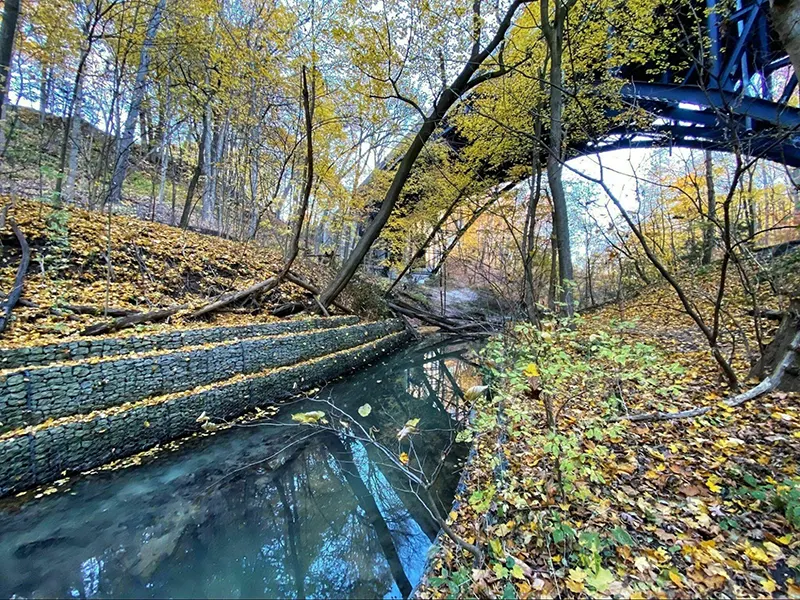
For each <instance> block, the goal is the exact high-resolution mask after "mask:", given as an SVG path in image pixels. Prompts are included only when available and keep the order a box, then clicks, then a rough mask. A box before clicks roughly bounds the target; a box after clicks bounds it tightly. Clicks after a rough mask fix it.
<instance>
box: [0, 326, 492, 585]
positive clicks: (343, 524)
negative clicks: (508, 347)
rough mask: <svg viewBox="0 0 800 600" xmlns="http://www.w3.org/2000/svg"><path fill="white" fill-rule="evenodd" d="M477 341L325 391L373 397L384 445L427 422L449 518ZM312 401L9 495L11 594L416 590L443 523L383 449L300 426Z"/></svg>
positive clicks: (5, 507)
mask: <svg viewBox="0 0 800 600" xmlns="http://www.w3.org/2000/svg"><path fill="white" fill-rule="evenodd" d="M467 348H468V347H467V346H466V345H464V344H454V343H452V342H446V343H439V344H434V345H430V344H428V345H426V346H425V347H419V346H418V347H413V348H410V349H408V350H406V351H404V352H401V353H399V354H396V355H394V356H392V357H389V358H387V359H385V360H384V362H383V363H381V364H378V365H376V366H374V367H372V368H370V369H367V370H364V371H362V372H360V373H357V374H356V375H354V376H352V377H350V378H349V379H347V380H344V381H342V382H339V383H336V384H334V385H332V386H331V387H330V388H329V389H326V390H325V391H324V392H325V394H326V395H327V394H329V396H330V398H331V399H332V401H333V402H334V403H335V404H336V405H337V406H341V407H345V409H346V410H347V411H348V412H352V413H354V412H355V410H356V409H357V407H358V406H359V405H361V404H363V403H364V402H366V401H369V402H370V403H371V404H372V406H373V407H374V413H375V415H374V422H375V423H377V424H378V429H379V432H378V439H379V441H381V443H383V441H384V440H385V441H386V442H387V443H389V442H390V441H391V440H392V439H393V438H395V436H396V433H397V431H398V429H399V428H401V427H402V426H403V424H404V423H405V422H406V421H407V420H408V419H409V418H417V417H419V418H420V419H421V422H420V432H419V433H418V434H417V436H416V442H415V443H416V447H417V448H418V449H423V451H422V452H421V453H420V460H421V462H422V464H423V465H424V468H425V470H426V472H431V473H433V472H435V471H436V470H437V469H440V470H441V475H440V476H439V477H438V478H437V480H436V483H435V485H434V488H433V490H432V492H433V494H432V495H433V497H434V498H437V499H438V501H439V502H440V503H441V507H442V508H443V509H444V511H445V514H446V512H447V510H448V507H449V504H450V502H452V497H453V493H454V489H455V486H456V482H457V478H458V468H457V467H458V462H459V461H460V460H461V459H462V458H463V457H464V455H465V453H466V448H464V447H462V446H461V445H458V444H455V445H454V439H455V419H462V418H464V416H465V415H466V410H465V407H464V405H463V395H462V394H461V392H460V389H459V388H461V389H466V388H468V387H470V386H472V385H475V384H476V383H478V382H479V381H478V377H479V376H478V373H477V371H476V369H475V368H474V367H473V366H471V365H469V364H467V363H466V362H464V361H462V360H461V359H460V356H461V354H462V353H463V352H464V351H465V350H467ZM311 404H313V403H311ZM314 408H316V407H312V408H308V406H304V405H303V404H295V405H292V406H291V407H288V408H287V409H285V410H284V411H282V412H283V413H285V414H282V415H280V416H279V418H278V419H277V422H274V423H271V424H269V425H264V426H258V427H246V428H234V429H231V430H228V431H225V432H222V433H219V434H217V435H215V436H210V437H205V438H200V439H197V440H192V441H189V442H187V443H186V444H185V445H184V446H183V447H181V448H180V449H179V450H177V451H175V452H172V453H169V454H165V455H162V456H161V457H159V458H157V459H155V460H153V461H151V462H149V463H147V464H144V465H141V466H139V467H135V468H130V469H125V470H120V471H115V472H111V471H110V472H101V473H98V474H94V475H91V476H85V477H82V478H78V479H76V480H74V481H73V482H71V486H70V487H71V492H70V493H65V492H61V493H58V494H54V495H52V496H46V497H44V498H41V499H39V500H32V501H27V502H24V503H22V504H20V500H18V499H13V498H12V499H7V500H5V501H3V503H2V505H0V532H2V533H0V562H1V563H2V565H3V568H2V569H0V594H2V595H5V596H14V595H17V596H73V597H119V596H125V597H130V596H137V597H165V596H171V597H298V598H302V597H309V598H310V597H343V596H347V597H354V598H375V597H407V596H408V594H409V593H410V592H411V590H412V587H413V586H414V585H415V584H416V583H417V581H418V580H419V578H420V576H421V574H422V569H423V567H424V562H425V557H426V554H427V551H428V549H429V547H430V544H431V541H432V540H433V539H434V538H435V536H436V534H437V530H438V527H437V526H436V524H435V522H434V521H433V519H432V518H431V516H430V513H429V511H428V510H427V509H426V508H425V507H424V506H423V505H422V504H420V502H419V500H418V499H417V498H416V496H415V495H414V494H413V493H411V491H410V488H409V482H408V480H407V479H406V478H405V476H404V475H403V474H402V473H400V472H399V471H397V470H396V469H393V468H390V467H388V466H387V464H386V462H387V461H385V460H381V455H380V453H379V452H377V451H376V448H374V447H372V446H370V445H369V444H362V443H360V442H357V441H353V440H348V439H340V438H339V437H337V436H335V435H332V434H330V433H322V434H319V435H310V432H311V430H310V429H308V428H307V427H304V426H297V425H295V424H293V423H292V421H291V419H290V416H291V414H292V413H295V412H301V411H303V410H313V409H314ZM394 443H395V444H396V438H395V442H394ZM284 449H285V450H284ZM448 449H451V450H450V451H449V452H447V450H448ZM418 452H419V450H418ZM443 453H445V454H446V457H445V458H444V464H443V465H442V464H441V463H442V460H443V459H442V455H443Z"/></svg>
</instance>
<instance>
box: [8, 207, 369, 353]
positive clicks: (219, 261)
mask: <svg viewBox="0 0 800 600" xmlns="http://www.w3.org/2000/svg"><path fill="white" fill-rule="evenodd" d="M4 204H9V208H8V215H7V217H8V218H7V221H8V220H10V219H11V218H13V219H15V220H16V222H17V223H18V224H19V226H20V229H21V230H22V232H23V233H24V234H25V236H26V238H27V240H28V243H29V245H30V247H31V251H32V255H31V263H30V267H29V269H28V273H27V276H26V279H25V286H24V290H23V294H22V298H23V300H24V301H26V303H33V304H36V305H38V308H33V307H30V306H28V307H26V306H17V307H16V309H15V310H14V312H13V316H12V322H11V323H10V325H9V327H8V329H7V330H6V332H5V333H4V335H3V337H2V339H0V345H3V346H14V345H23V344H30V343H42V342H48V341H55V340H63V339H64V338H69V337H73V336H77V335H78V333H79V332H80V331H81V330H83V329H84V328H85V327H86V326H88V325H90V324H93V323H96V322H98V320H102V319H101V318H98V317H97V316H92V315H85V314H74V313H73V312H70V311H69V310H64V309H63V305H65V304H76V305H90V306H95V307H100V308H103V307H104V306H109V307H113V308H122V309H132V310H137V311H148V310H154V309H155V308H158V307H166V306H173V305H176V304H178V305H183V304H186V305H189V306H190V307H196V306H200V305H202V304H205V303H206V302H208V301H209V300H213V299H215V298H217V297H218V296H219V295H221V294H223V293H226V292H230V291H235V290H239V289H242V288H245V287H247V286H249V285H251V284H253V283H256V282H258V281H261V280H263V279H266V278H267V277H269V276H270V275H271V274H272V273H273V272H274V271H275V270H276V269H277V268H279V267H280V264H281V251H280V249H276V248H264V247H260V246H255V245H252V244H242V243H239V242H234V241H230V240H225V239H222V238H218V237H214V236H207V235H201V234H197V233H193V232H191V231H185V230H182V229H179V228H176V227H170V226H167V225H161V224H158V223H152V222H147V221H142V220H139V219H136V218H134V217H124V216H113V217H111V218H110V219H109V218H108V216H107V215H101V214H99V213H96V212H90V211H86V210H82V209H78V208H61V209H55V208H53V207H52V206H50V205H48V204H45V203H41V202H34V201H27V200H17V201H15V202H14V203H13V204H11V203H10V201H8V200H7V199H6V202H4ZM0 236H1V237H0V241H2V244H3V246H2V256H1V257H0V290H2V292H3V293H4V294H5V293H7V292H8V291H9V290H10V289H11V287H12V284H13V281H14V276H15V274H16V270H17V267H18V265H19V261H20V256H21V251H20V247H19V244H18V243H17V241H16V238H15V237H14V235H13V233H12V231H11V228H10V226H9V224H8V223H6V224H5V226H4V227H3V229H2V231H1V232H0ZM109 250H110V253H108V251H109ZM109 255H110V260H107V257H108V256H109ZM295 265H296V266H295V268H294V271H295V272H296V273H298V274H301V275H303V276H305V278H306V279H307V280H308V281H311V282H315V281H317V282H318V281H320V280H321V278H322V277H323V275H324V268H323V267H322V266H321V265H319V264H316V263H309V262H303V261H302V260H298V261H297V262H296V263H295ZM306 295H307V292H306V291H305V290H303V289H302V288H299V287H297V286H295V285H294V284H291V283H288V282H287V283H284V284H283V285H282V286H281V287H280V289H279V290H276V291H274V292H273V293H271V294H269V295H268V296H267V297H265V298H259V299H252V300H251V301H250V302H249V303H248V304H246V305H245V306H244V307H239V308H236V309H234V311H233V312H221V313H218V314H216V315H213V316H212V317H210V318H209V319H208V320H205V321H202V320H201V321H191V322H187V321H185V320H184V319H183V318H182V317H181V316H180V315H178V316H177V317H175V318H173V319H172V321H171V322H170V323H169V324H166V325H164V324H161V325H148V326H141V327H139V329H138V331H141V330H142V329H145V330H151V329H159V328H163V327H167V326H172V327H176V326H177V327H185V326H191V327H200V326H203V325H204V324H209V323H213V324H215V325H219V324H234V323H240V322H241V323H243V322H247V323H253V322H265V321H270V320H274V319H275V317H272V316H271V315H270V311H271V310H272V309H273V308H274V307H276V306H277V305H280V304H283V303H285V302H288V301H295V300H300V299H302V298H303V297H304V296H306ZM60 307H61V308H60ZM362 308H363V307H362Z"/></svg>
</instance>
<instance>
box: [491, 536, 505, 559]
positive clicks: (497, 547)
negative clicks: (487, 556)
mask: <svg viewBox="0 0 800 600" xmlns="http://www.w3.org/2000/svg"><path fill="white" fill-rule="evenodd" d="M489 549H490V550H491V551H492V554H493V555H495V556H496V557H497V558H500V557H501V556H503V546H502V544H500V540H490V541H489Z"/></svg>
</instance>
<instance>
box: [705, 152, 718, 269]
mask: <svg viewBox="0 0 800 600" xmlns="http://www.w3.org/2000/svg"><path fill="white" fill-rule="evenodd" d="M706 199H707V202H708V208H707V214H706V222H705V227H704V228H703V264H704V265H708V264H711V254H712V252H713V251H714V237H715V236H714V233H715V231H716V227H717V225H716V223H715V221H716V220H717V198H716V195H715V192H714V163H713V161H712V157H711V150H706Z"/></svg>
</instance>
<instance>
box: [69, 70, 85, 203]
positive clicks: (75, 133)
mask: <svg viewBox="0 0 800 600" xmlns="http://www.w3.org/2000/svg"><path fill="white" fill-rule="evenodd" d="M82 105H83V84H82V82H80V81H79V82H78V86H77V88H76V90H75V100H74V105H73V109H72V118H71V119H70V120H71V121H72V122H71V123H70V126H69V129H70V131H69V162H68V163H67V187H66V190H65V192H64V197H65V198H66V199H67V201H68V202H71V201H73V200H74V199H75V181H76V180H77V178H78V154H79V152H80V149H81V136H82V133H83V132H82V129H81V124H82V118H81V108H82Z"/></svg>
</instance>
